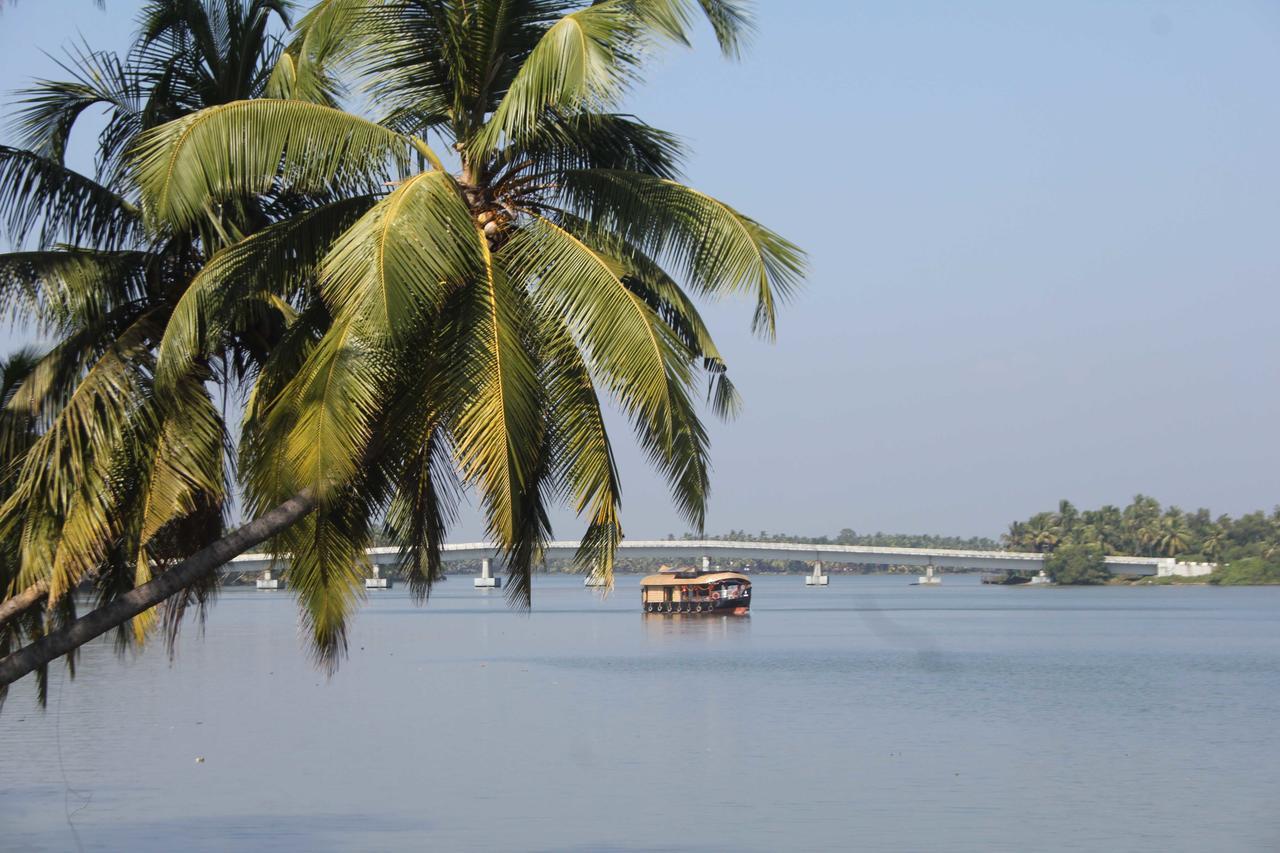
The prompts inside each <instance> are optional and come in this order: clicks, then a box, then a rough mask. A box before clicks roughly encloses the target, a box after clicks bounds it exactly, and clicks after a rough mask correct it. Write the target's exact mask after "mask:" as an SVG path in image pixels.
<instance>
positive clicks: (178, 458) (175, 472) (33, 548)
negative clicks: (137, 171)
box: [0, 0, 315, 651]
mask: <svg viewBox="0 0 1280 853" xmlns="http://www.w3.org/2000/svg"><path fill="white" fill-rule="evenodd" d="M284 13H285V5H284V4H283V3H282V2H281V1H280V0H248V1H247V2H242V0H204V2H198V3H192V2H184V0H151V2H149V3H148V4H147V5H146V6H145V7H144V9H143V15H142V19H141V32H140V34H139V38H138V41H137V43H136V45H135V46H134V48H133V49H132V50H131V51H130V52H129V54H128V55H127V56H126V57H125V58H123V59H121V58H120V57H117V56H115V55H113V54H110V53H103V52H91V51H88V50H77V51H73V52H72V53H71V55H70V56H69V59H68V61H67V62H65V63H64V68H65V69H67V71H68V72H69V73H70V74H71V75H72V76H71V79H68V80H63V81H44V82H41V83H39V84H37V85H36V86H35V87H33V88H32V89H30V90H28V91H27V93H26V94H25V96H24V99H23V101H22V104H23V106H22V109H21V110H20V112H19V114H18V116H17V121H16V122H15V127H16V128H17V130H18V132H19V134H20V140H19V144H18V146H16V147H14V146H0V187H3V189H0V214H3V215H4V217H5V220H6V225H7V226H8V230H9V232H10V235H11V237H12V239H13V240H14V242H15V243H18V244H20V245H21V244H22V243H24V242H25V243H27V244H28V246H27V247H26V248H24V249H23V250H20V251H16V252H10V253H8V254H5V255H0V300H3V302H4V304H5V306H6V308H8V309H10V310H11V311H13V312H14V313H16V314H18V315H19V316H23V317H25V318H26V319H27V320H29V321H30V322H32V323H33V324H35V325H36V326H37V327H38V328H40V329H41V330H42V331H43V332H44V333H45V334H46V335H48V336H49V337H52V338H53V339H54V340H55V341H56V343H55V344H54V345H53V346H52V347H51V348H50V349H49V350H48V352H46V353H44V354H43V355H42V356H41V357H40V358H39V359H38V360H37V361H36V362H35V363H34V365H33V366H32V368H31V370H29V371H27V372H26V373H25V374H24V376H23V378H22V381H21V382H20V383H19V384H17V385H15V386H14V387H13V388H12V389H11V390H10V391H9V392H7V394H6V398H5V405H6V409H5V411H6V412H7V413H8V416H9V417H10V418H22V419H23V421H24V422H25V423H27V424H28V425H29V426H30V430H31V432H32V435H31V440H30V441H28V442H27V443H26V445H25V446H23V447H22V448H21V453H18V454H12V455H10V456H9V458H8V462H9V465H8V466H7V467H6V470H11V471H12V482H11V483H10V484H9V486H8V487H7V488H6V489H5V492H4V502H3V505H0V536H2V537H4V538H5V540H6V541H10V540H11V541H13V542H14V551H13V557H12V559H9V560H6V562H5V564H4V566H3V568H0V591H2V592H3V593H4V594H5V596H6V598H5V600H4V601H3V602H2V603H0V626H3V627H4V628H5V630H6V631H7V632H8V633H7V634H6V635H5V637H4V638H3V643H4V646H3V649H4V650H5V651H7V650H8V649H9V648H11V647H12V646H13V645H14V644H15V643H16V642H18V640H19V639H20V637H21V636H22V635H25V636H27V637H28V638H35V637H38V636H40V635H41V634H43V632H44V630H45V629H46V628H49V627H55V626H56V625H58V624H60V623H62V622H66V621H68V620H70V619H72V618H74V614H75V610H74V601H73V599H72V597H71V596H70V594H69V593H70V592H71V591H72V590H74V589H75V588H76V587H77V586H78V585H79V584H81V583H82V582H84V581H86V580H91V581H93V583H94V587H95V590H96V594H97V599H98V602H99V603H100V604H105V603H108V602H111V601H113V600H115V599H116V598H117V597H118V596H119V595H121V594H123V593H125V592H127V591H129V590H131V589H133V588H134V587H135V586H137V585H139V584H145V583H146V582H147V581H149V580H150V578H151V576H152V573H153V572H154V571H156V570H157V569H159V570H164V569H165V568H166V567H167V566H169V565H172V564H173V563H174V562H176V561H177V560H178V559H180V558H181V557H183V556H185V555H186V554H187V553H189V552H190V550H191V549H193V548H199V547H200V546H202V545H205V544H207V543H208V542H210V541H213V540H214V539H216V538H217V537H218V536H219V535H221V533H222V526H223V524H222V506H223V502H224V498H225V476H224V445H225V443H226V436H225V433H226V429H225V426H224V424H223V419H222V416H221V414H220V412H219V411H218V410H217V408H216V406H215V405H214V399H213V397H212V396H211V395H210V393H209V391H208V389H207V387H206V384H207V383H208V382H209V381H210V380H216V379H217V378H218V377H217V376H216V375H215V373H214V369H215V365H212V364H211V363H209V362H208V361H205V362H202V363H201V364H199V365H198V366H196V368H195V369H193V370H192V371H190V372H189V373H188V374H187V375H186V376H184V377H181V378H180V380H179V381H177V382H174V383H172V384H171V385H170V386H169V387H167V388H166V389H165V391H164V393H159V392H158V391H157V389H156V387H155V384H154V379H153V375H154V368H155V356H154V353H155V349H156V347H157V346H158V344H159V342H160V340H161V338H162V335H163V331H164V328H165V326H166V325H167V323H168V320H169V317H170V316H171V314H172V311H173V309H174V307H175V305H176V304H177V301H178V299H179V297H180V296H181V295H182V293H183V292H184V291H185V289H186V287H187V286H188V285H189V283H190V281H191V279H192V277H193V276H194V274H195V272H196V271H197V270H198V269H199V268H200V266H201V265H202V264H203V261H204V259H205V258H206V257H207V255H208V254H209V253H210V252H211V251H213V250H214V249H216V248H217V247H218V246H219V245H220V243H221V242H223V241H225V239H226V236H227V235H228V234H231V233H237V232H238V231H247V230H251V228H252V227H253V226H254V225H255V224H257V223H259V222H262V221H264V219H265V218H266V217H267V216H268V215H269V214H270V211H264V210H261V209H256V210H254V209H249V208H246V209H244V210H242V211H237V212H236V213H235V214H228V215H227V216H225V217H224V218H223V219H222V220H221V221H217V222H213V221H202V222H200V223H197V224H195V225H193V227H191V228H188V229H181V230H170V231H168V232H166V233H164V234H158V235H151V234H148V233H147V232H146V229H145V226H144V222H143V218H142V212H141V208H140V202H139V194H138V192H137V188H136V185H135V183H134V182H133V180H132V177H131V175H130V174H129V171H128V162H127V156H126V155H127V152H128V151H129V150H130V149H131V148H132V146H133V145H134V144H135V143H136V140H137V138H138V135H139V134H140V133H142V132H144V131H146V130H147V129H149V128H152V127H155V126H157V125H159V124H161V123H163V122H165V121H169V120H172V119H174V118H176V117H178V116H181V115H184V114H186V113H188V112H190V111H192V110H194V109H199V108H202V107H205V106H208V105H211V104H216V103H222V102H224V101H227V100H238V99H243V98H250V97H258V96H262V95H264V94H266V91H267V89H268V87H269V86H270V85H271V75H272V72H273V69H275V68H276V67H277V66H278V65H279V63H278V62H277V59H278V57H279V56H280V55H281V53H282V50H283V47H284V46H283V44H282V43H281V42H280V40H279V39H278V38H276V37H274V36H271V35H270V34H269V32H268V28H269V26H270V23H271V21H272V19H273V17H278V18H279V19H280V20H285V21H287V19H286V18H285V17H284ZM313 76H315V75H314V74H313ZM91 109H102V110H105V113H106V119H107V121H106V129H105V130H104V131H103V132H102V134H101V136H100V137H99V142H100V144H99V148H98V152H97V158H96V164H95V170H94V173H93V174H92V175H85V174H81V173H79V172H77V171H75V170H73V169H71V168H69V167H67V166H66V165H65V163H64V160H63V155H64V152H65V150H66V145H67V140H68V138H69V136H70V134H71V132H72V131H73V129H74V128H75V127H76V125H77V123H78V120H79V118H80V117H81V116H82V115H83V114H84V113H85V112H86V111H88V110H91ZM240 349H241V350H243V349H244V347H241V348H240ZM6 452H8V451H6ZM208 589H209V585H207V584H206V585H204V586H196V587H191V588H190V589H189V595H184V596H183V597H181V598H180V599H178V600H177V601H176V603H177V605H178V606H177V607H176V608H173V609H172V611H171V613H172V615H173V616H174V618H175V619H176V617H177V616H179V615H180V614H181V611H182V608H183V607H184V606H185V604H186V603H187V602H188V601H189V600H191V599H190V596H192V595H194V596H195V597H196V599H197V600H202V598H203V596H204V595H205V594H206V593H207V591H208ZM46 597H47V599H48V601H49V616H50V620H49V621H48V622H45V621H40V620H38V619H37V620H33V619H31V618H23V619H17V618H16V617H17V616H18V615H19V614H22V613H25V612H26V611H28V610H29V609H30V608H31V607H32V606H33V605H35V604H37V603H39V602H40V601H42V600H44V599H45V598H46ZM37 615H38V614H37ZM153 624H154V614H153V612H152V611H151V610H150V609H147V610H144V611H142V612H140V613H139V614H135V616H134V617H132V618H131V619H130V620H128V623H127V625H122V627H128V628H130V629H131V630H130V631H128V632H122V633H121V634H119V635H118V639H119V642H121V643H127V642H130V641H131V640H137V641H141V640H142V639H143V638H144V637H145V636H146V634H147V633H148V631H149V629H150V628H151V627H152V625H153ZM173 624H175V625H176V622H174V623H173Z"/></svg>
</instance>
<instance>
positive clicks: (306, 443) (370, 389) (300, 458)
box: [270, 323, 386, 504]
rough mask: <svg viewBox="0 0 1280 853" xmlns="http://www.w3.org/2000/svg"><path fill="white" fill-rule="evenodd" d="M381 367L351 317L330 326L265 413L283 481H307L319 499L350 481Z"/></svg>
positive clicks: (375, 401)
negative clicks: (278, 449)
mask: <svg viewBox="0 0 1280 853" xmlns="http://www.w3.org/2000/svg"><path fill="white" fill-rule="evenodd" d="M383 371H384V365H383V364H381V363H380V361H379V359H378V357H377V353H376V352H374V351H373V350H372V349H371V348H370V346H369V344H368V343H367V342H366V341H363V340H361V339H360V338H359V337H358V336H357V335H356V334H355V330H354V329H353V326H352V324H351V323H340V324H336V325H335V326H333V328H331V329H330V330H329V332H328V333H327V334H326V335H325V336H324V337H323V338H322V339H321V340H320V343H319V344H318V345H317V346H316V347H315V349H313V350H312V351H311V352H310V354H309V355H308V357H307V360H306V362H304V363H303V365H302V368H301V370H300V371H299V372H298V374H297V375H296V376H294V377H293V378H292V379H290V380H289V382H288V384H287V385H286V386H285V387H284V390H283V391H282V392H281V395H280V398H279V399H278V401H276V402H275V403H274V404H273V406H272V412H271V414H270V417H271V420H272V422H273V424H274V425H275V426H274V430H275V434H276V435H278V436H280V437H281V439H282V441H283V446H282V450H283V455H284V459H285V460H286V461H287V464H288V468H289V473H290V476H289V479H288V481H287V482H288V484H289V485H292V486H296V487H298V488H301V487H302V486H311V487H312V488H313V489H315V491H316V495H317V496H318V497H319V498H320V500H321V503H322V504H324V503H325V502H326V501H327V500H329V499H330V498H331V497H332V496H334V495H336V494H337V493H338V491H339V490H341V489H342V488H344V487H346V486H347V485H348V484H349V483H350V482H351V481H352V479H353V478H354V477H355V476H356V474H357V473H358V472H359V470H360V468H361V466H362V464H363V462H364V454H365V449H366V447H367V446H368V443H369V440H370V437H371V434H372V432H371V431H372V427H373V423H372V422H373V420H374V418H375V417H376V415H377V413H378V411H379V410H380V408H381V406H382V393H383V391H384V389H385V387H386V383H385V380H384V379H383ZM295 491H296V488H295Z"/></svg>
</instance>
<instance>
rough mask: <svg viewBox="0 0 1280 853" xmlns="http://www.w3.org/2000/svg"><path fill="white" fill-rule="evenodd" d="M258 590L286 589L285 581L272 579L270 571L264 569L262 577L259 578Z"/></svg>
mask: <svg viewBox="0 0 1280 853" xmlns="http://www.w3.org/2000/svg"><path fill="white" fill-rule="evenodd" d="M258 589H284V581H282V580H280V579H279V578H273V577H271V570H270V569H263V570H262V577H260V578H258Z"/></svg>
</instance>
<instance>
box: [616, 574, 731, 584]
mask: <svg viewBox="0 0 1280 853" xmlns="http://www.w3.org/2000/svg"><path fill="white" fill-rule="evenodd" d="M730 580H732V581H745V582H747V583H751V578H749V577H747V576H746V575H740V574H738V573H737V572H705V573H703V574H699V575H694V576H693V577H689V578H682V577H678V576H676V575H673V574H670V573H663V574H658V575H645V576H644V577H643V578H641V579H640V586H689V585H691V584H700V583H715V582H717V581H730Z"/></svg>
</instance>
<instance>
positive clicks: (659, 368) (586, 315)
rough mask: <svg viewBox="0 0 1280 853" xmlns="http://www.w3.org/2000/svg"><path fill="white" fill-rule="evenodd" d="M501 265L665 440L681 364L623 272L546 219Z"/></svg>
mask: <svg viewBox="0 0 1280 853" xmlns="http://www.w3.org/2000/svg"><path fill="white" fill-rule="evenodd" d="M503 261H504V263H505V264H507V266H508V268H509V269H511V270H512V273H513V275H515V276H516V277H517V278H519V279H520V280H522V281H526V282H529V284H530V286H531V291H532V292H533V294H534V298H535V300H537V301H540V302H542V303H545V304H546V307H545V308H542V309H541V310H543V311H546V312H552V313H555V314H557V315H559V316H562V317H563V318H564V323H565V324H566V325H567V326H568V328H569V329H570V330H571V332H572V333H573V335H574V337H575V338H576V339H577V340H578V341H579V342H580V343H581V345H582V346H583V347H584V349H585V350H586V352H587V354H588V359H589V364H590V365H591V368H592V370H593V372H595V373H596V374H598V375H600V376H601V377H602V378H603V380H604V381H605V382H606V383H607V386H608V388H609V390H610V392H611V393H613V394H614V395H615V396H616V397H617V399H618V400H619V401H620V402H621V403H622V404H623V406H624V407H625V409H626V410H627V411H628V412H629V413H637V414H638V415H639V416H640V417H642V418H643V419H644V421H645V422H646V423H648V424H649V425H650V426H651V427H652V428H653V429H654V430H655V431H656V432H658V433H659V434H660V435H666V434H667V433H668V431H669V429H670V420H669V414H668V410H669V407H670V400H669V399H668V396H667V388H668V381H667V371H668V369H669V367H668V366H669V365H672V366H673V367H672V369H676V370H680V369H681V368H680V367H679V366H678V363H679V359H678V357H677V356H676V355H675V353H674V352H673V351H672V348H671V342H670V340H669V336H668V335H667V334H666V332H665V329H664V328H663V325H662V322H661V321H660V320H659V319H658V317H657V315H656V314H654V312H653V311H652V310H651V309H650V308H649V306H647V305H645V304H644V302H643V301H642V300H641V299H640V298H639V297H637V296H636V294H634V293H633V292H631V290H629V289H628V288H627V286H626V285H625V284H624V283H623V281H622V278H621V276H622V275H623V272H624V271H623V268H622V266H621V264H620V263H619V262H618V261H617V260H615V259H613V258H609V257H607V256H605V255H602V254H600V253H599V252H596V251H595V250H594V249H592V248H591V247H590V246H588V245H587V244H586V243H584V242H582V241H581V240H579V239H578V238H577V237H574V236H573V235H572V234H570V233H569V232H568V231H565V230H564V229H562V228H560V227H559V226H557V225H555V224H554V223H552V222H550V221H548V220H546V219H542V218H535V219H533V220H532V221H531V222H529V223H528V224H527V225H526V226H525V227H523V228H521V230H520V232H519V233H518V234H517V235H516V236H515V237H514V238H513V239H512V241H511V243H510V244H509V245H508V246H507V247H506V249H505V250H504V252H503Z"/></svg>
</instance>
